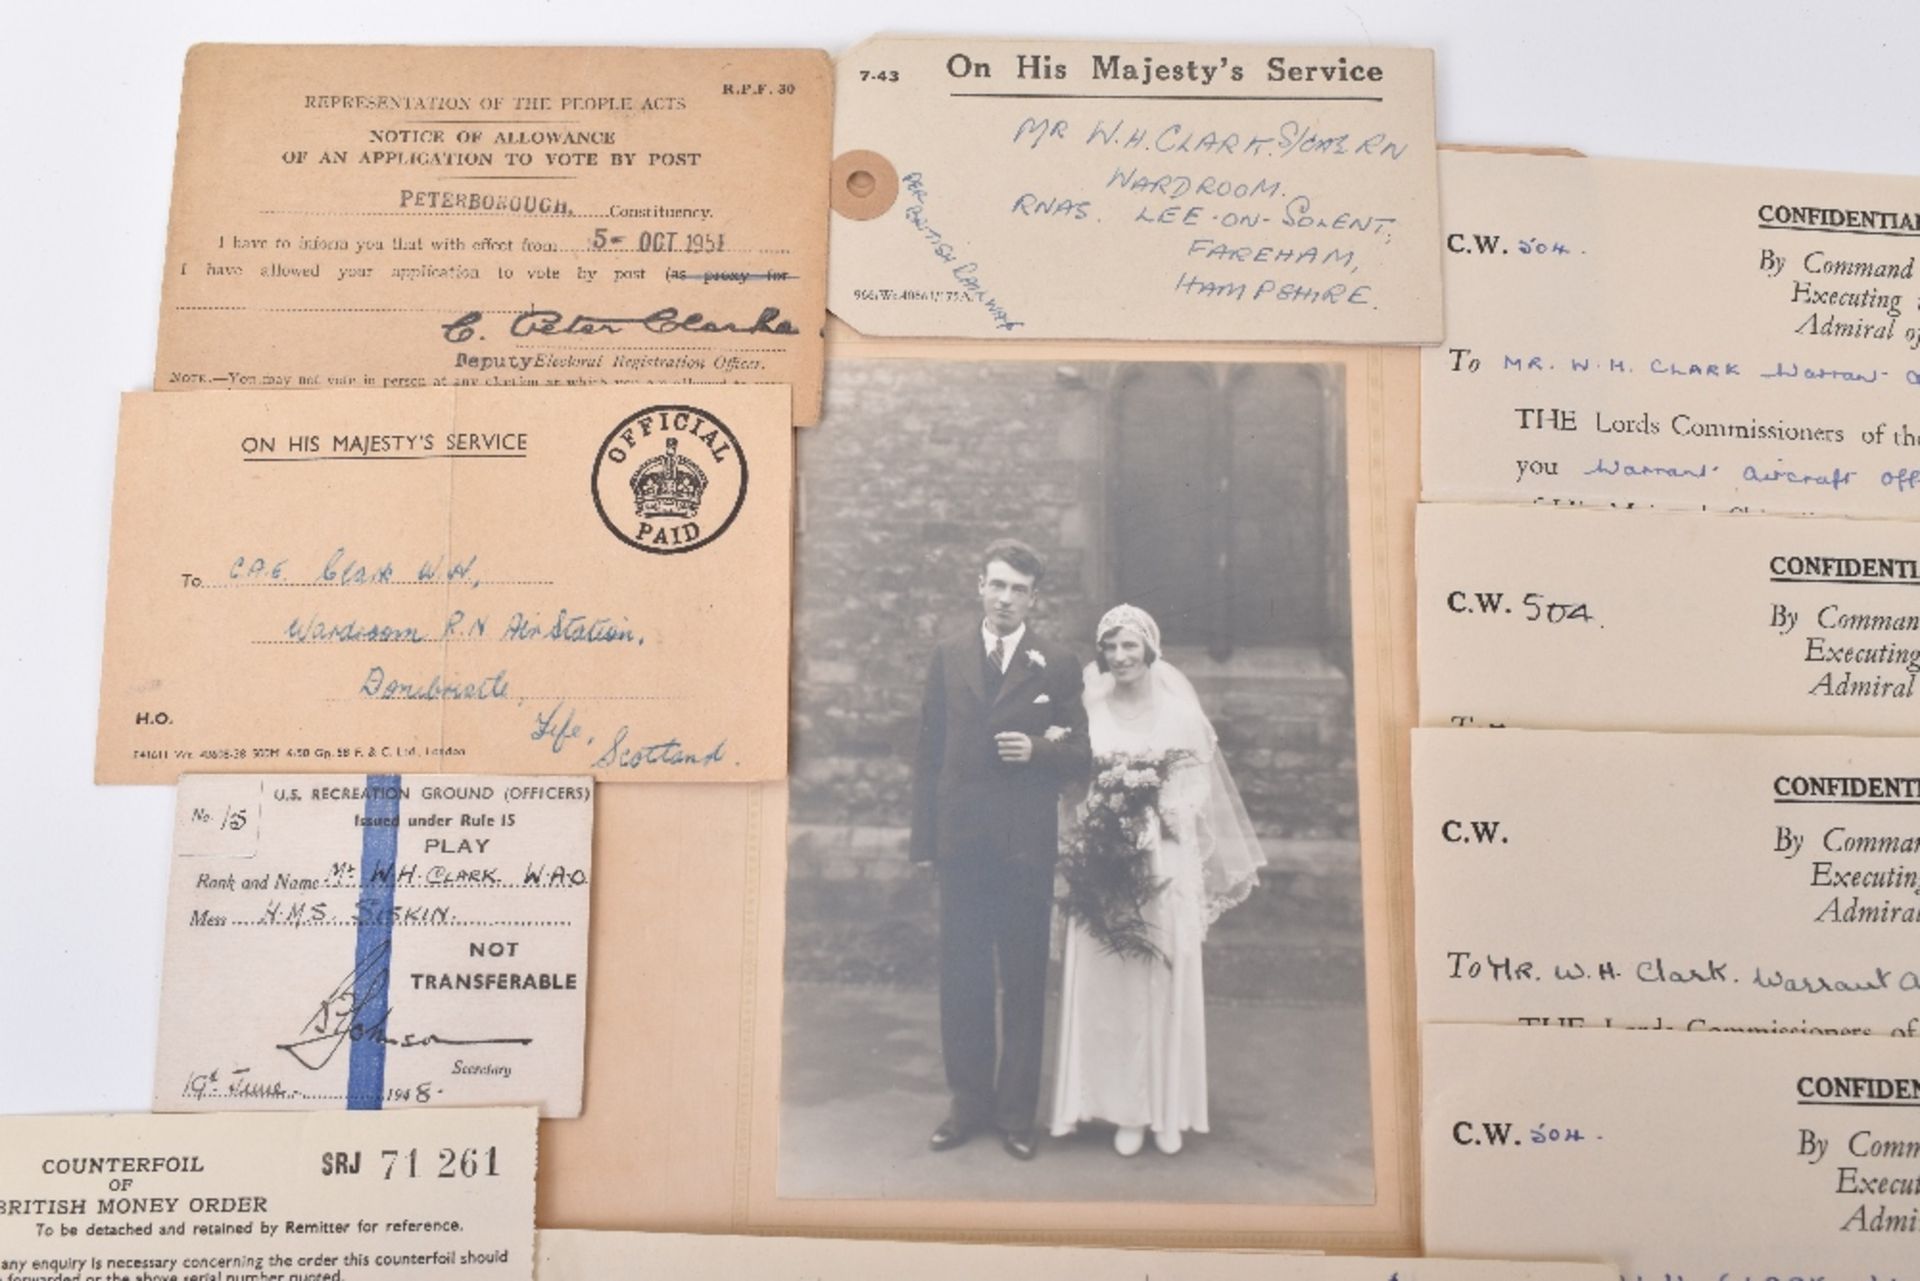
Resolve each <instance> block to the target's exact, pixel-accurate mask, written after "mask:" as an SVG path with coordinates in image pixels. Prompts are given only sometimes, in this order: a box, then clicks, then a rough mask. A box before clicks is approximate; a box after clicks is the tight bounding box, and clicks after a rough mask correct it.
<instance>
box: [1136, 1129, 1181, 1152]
mask: <svg viewBox="0 0 1920 1281" xmlns="http://www.w3.org/2000/svg"><path fill="white" fill-rule="evenodd" d="M1153 1146H1155V1147H1156V1148H1159V1149H1160V1151H1161V1152H1162V1153H1163V1154H1165V1155H1167V1156H1174V1155H1176V1154H1177V1153H1178V1152H1179V1151H1180V1131H1178V1130H1155V1131H1154V1132H1153ZM1137 1150H1138V1149H1137V1148H1136V1151H1137Z"/></svg>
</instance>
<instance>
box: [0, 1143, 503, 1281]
mask: <svg viewBox="0 0 1920 1281" xmlns="http://www.w3.org/2000/svg"><path fill="white" fill-rule="evenodd" d="M533 1165H534V1115H533V1109H532V1108H443V1109H439V1110H436V1111H416V1112H394V1113H389V1114H386V1115H379V1114H371V1113H360V1112H338V1113H304V1114H293V1113H280V1114H276V1115H271V1116H234V1115H231V1114H220V1115H212V1116H144V1115H123V1116H6V1117H0V1274H4V1275H6V1276H8V1277H15V1278H21V1279H22V1281H51V1279H52V1278H59V1279H60V1281H115V1279H125V1278H134V1277H181V1278H185V1277H189V1276H198V1277H203V1278H204V1277H219V1278H223V1279H225V1278H240V1277H256V1278H265V1277H273V1276H278V1277H282V1278H291V1277H294V1276H301V1277H336V1278H348V1279H350V1281H360V1279H362V1278H368V1277H395V1276H437V1275H450V1274H452V1273H454V1272H456V1271H457V1272H458V1273H459V1275H461V1276H463V1277H469V1276H470V1277H479V1278H484V1279H485V1281H525V1278H527V1277H529V1276H531V1275H532V1272H533V1266H534V1264H533V1248H534V1232H533Z"/></svg>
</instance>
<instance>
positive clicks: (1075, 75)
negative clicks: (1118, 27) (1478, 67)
mask: <svg viewBox="0 0 1920 1281" xmlns="http://www.w3.org/2000/svg"><path fill="white" fill-rule="evenodd" d="M836 71H837V80H836V90H835V101H834V122H833V146H834V151H835V153H836V158H835V160H834V165H833V208H834V212H835V217H834V218H833V231H832V236H833V248H832V256H831V278H830V283H829V297H828V302H829V305H831V307H832V308H833V312H834V314H835V315H836V316H838V317H840V319H842V320H844V321H846V322H847V323H848V324H849V325H852V326H853V327H854V328H855V329H857V330H859V331H860V332H861V333H863V334H867V335H871V336H888V337H923V338H1065V339H1081V338H1120V339H1146V340H1173V341H1183V342H1197V341H1255V342H1322V343H1324V342H1343V343H1422V342H1437V341H1439V338H1440V327H1441V314H1440V261H1439V259H1440V252H1439V247H1440V237H1439V197H1438V194H1437V192H1436V185H1437V176H1436V175H1437V170H1436V167H1435V164H1434V154H1435V151H1434V137H1433V53H1432V51H1431V50H1427V49H1390V48H1381V47H1379V46H1377V45H1368V46H1365V47H1360V46H1355V47H1351V48H1292V47H1288V46H1285V45H1235V44H1204V45H1203V44H1129V43H1126V42H1113V41H1105V42H1095V41H1088V40H1033V39H1017V40H1016V39H1003V40H982V39H970V38H932V37H917V36H880V37H876V38H875V39H872V40H867V41H864V42H863V43H861V44H859V45H857V46H855V47H854V48H852V49H850V50H848V51H847V52H846V53H844V54H842V55H841V56H840V58H839V60H838V62H837V63H836Z"/></svg>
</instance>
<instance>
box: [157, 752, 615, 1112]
mask: <svg viewBox="0 0 1920 1281" xmlns="http://www.w3.org/2000/svg"><path fill="white" fill-rule="evenodd" d="M593 791H594V789H593V783H592V781H591V780H589V779H585V778H564V777H555V776H544V777H536V776H526V775H523V776H501V775H489V774H368V775H365V776H348V777H342V776H341V775H338V774H273V775H267V774H194V775H188V776H187V777H185V778H183V779H181V780H180V788H179V796H178V800H177V802H176V805H177V810H176V817H175V821H174V837H173V875H172V882H171V888H170V890H169V893H168V902H167V956H166V977H165V981H164V984H163V986H162V988H161V993H160V1052H159V1062H158V1065H157V1067H156V1069H155V1073H154V1092H153V1106H154V1109H155V1110H156V1111H161V1112H168V1111H180V1112H202V1111H250V1110H254V1109H276V1108H277V1109H286V1108H297V1109H310V1108H322V1109H324V1108H329V1107H348V1108H356V1109H371V1108H384V1107H422V1106H427V1105H432V1104H445V1105H451V1106H460V1105H465V1106H479V1105H501V1104H537V1105H539V1108H540V1111H541V1114H542V1115H543V1116H578V1115H579V1114H580V1093H581V1068H582V1063H583V1060H584V1055H585V1038H586V1022H587V898H588V894H589V892H590V888H591V881H592V876H591V872H590V869H589V860H590V858H591V849H592V841H593Z"/></svg>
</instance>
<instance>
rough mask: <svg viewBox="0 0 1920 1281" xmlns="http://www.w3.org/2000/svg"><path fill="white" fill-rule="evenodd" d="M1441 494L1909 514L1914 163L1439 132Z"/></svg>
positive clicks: (1426, 407)
mask: <svg viewBox="0 0 1920 1281" xmlns="http://www.w3.org/2000/svg"><path fill="white" fill-rule="evenodd" d="M1440 177H1441V183H1440V186H1441V192H1442V199H1441V219H1442V222H1443V227H1442V234H1443V235H1444V237H1445V245H1446V253H1445V254H1444V255H1443V257H1444V258H1445V260H1446V266H1445V272H1446V341H1445V342H1444V343H1443V344H1442V345H1441V346H1439V347H1436V348H1434V349H1433V350H1431V351H1428V352H1425V353H1423V357H1422V367H1421V378H1420V385H1421V401H1422V404H1421V433H1420V434H1421V454H1422V459H1421V473H1422V486H1423V488H1422V494H1423V496H1424V497H1426V498H1428V499H1444V500H1450V501H1454V500H1463V499H1464V500H1474V501H1493V502H1523V503H1532V502H1539V501H1542V500H1553V501H1556V502H1580V503H1634V504H1638V505H1640V506H1649V505H1651V506H1662V507H1678V508H1688V509H1698V508H1701V507H1708V508H1713V509H1718V510H1727V509H1734V508H1738V509H1742V510H1752V511H1768V512H1815V513H1822V514H1830V515H1852V516H1907V517H1911V516H1914V515H1920V420H1916V418H1915V416H1914V414H1913V409H1912V405H1913V398H1914V393H1915V390H1916V383H1920V318H1917V317H1916V313H1917V312H1920V295H1917V294H1916V292H1915V286H1914V270H1915V268H1914V253H1913V244H1914V240H1913V237H1914V236H1916V235H1920V213H1916V212H1915V210H1916V209H1920V179H1917V178H1912V177H1890V176H1888V177H1882V176H1873V175H1867V174H1838V173H1799V172H1793V171H1790V170H1774V169H1743V168H1734V167H1731V166H1721V165H1695V164H1667V163H1655V162H1650V161H1641V160H1598V159H1585V158H1580V157H1565V156H1525V155H1499V154H1493V153H1488V152H1448V153H1446V154H1444V155H1442V156H1441V157H1440Z"/></svg>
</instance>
